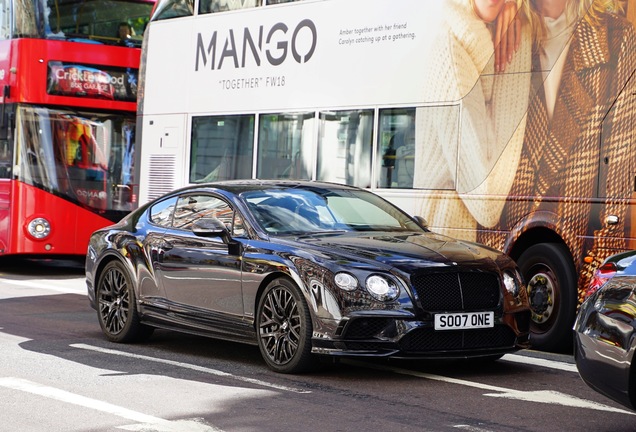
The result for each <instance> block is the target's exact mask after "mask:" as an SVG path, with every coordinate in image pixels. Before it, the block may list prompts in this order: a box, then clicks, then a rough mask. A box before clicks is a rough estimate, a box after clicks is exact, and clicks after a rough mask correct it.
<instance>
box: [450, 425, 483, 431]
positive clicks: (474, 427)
mask: <svg viewBox="0 0 636 432" xmlns="http://www.w3.org/2000/svg"><path fill="white" fill-rule="evenodd" d="M453 427H454V428H455V429H463V430H467V431H468V432H492V430H491V429H482V428H480V427H477V426H471V425H455V426H453Z"/></svg>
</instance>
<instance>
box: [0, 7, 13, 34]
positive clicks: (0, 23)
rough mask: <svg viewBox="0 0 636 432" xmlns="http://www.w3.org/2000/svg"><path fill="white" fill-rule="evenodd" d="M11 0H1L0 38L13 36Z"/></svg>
mask: <svg viewBox="0 0 636 432" xmlns="http://www.w3.org/2000/svg"><path fill="white" fill-rule="evenodd" d="M10 12H11V2H10V1H9V0H0V40H6V39H9V38H10V37H11V15H10Z"/></svg>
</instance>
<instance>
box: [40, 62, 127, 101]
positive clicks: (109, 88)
mask: <svg viewBox="0 0 636 432" xmlns="http://www.w3.org/2000/svg"><path fill="white" fill-rule="evenodd" d="M137 73H138V70H137V69H130V68H128V69H125V68H114V67H103V66H92V65H84V64H77V63H67V62H59V61H51V62H49V64H48V74H47V75H48V76H47V93H48V94H50V95H58V96H74V97H86V98H95V99H110V100H117V101H128V102H135V101H136V99H137Z"/></svg>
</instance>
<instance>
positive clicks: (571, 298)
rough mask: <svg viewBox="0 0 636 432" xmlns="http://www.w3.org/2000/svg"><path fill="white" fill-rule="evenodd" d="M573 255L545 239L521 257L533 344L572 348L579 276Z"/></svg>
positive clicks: (542, 348) (552, 349)
mask: <svg viewBox="0 0 636 432" xmlns="http://www.w3.org/2000/svg"><path fill="white" fill-rule="evenodd" d="M569 256H570V254H569V252H568V249H567V248H566V247H565V246H564V245H562V244H559V243H542V244H538V245H534V246H532V247H529V248H528V249H527V250H526V251H525V252H524V253H523V254H521V256H520V257H519V259H518V260H517V263H518V264H519V268H520V269H521V272H522V273H523V276H524V278H525V280H526V284H527V290H528V300H529V302H530V308H531V309H532V321H531V323H530V344H531V346H532V348H535V349H539V350H544V351H563V350H567V349H570V348H571V345H572V344H571V341H572V324H573V323H574V317H575V314H576V301H577V295H576V287H577V280H576V271H575V269H574V265H573V264H572V261H571V260H570V258H569Z"/></svg>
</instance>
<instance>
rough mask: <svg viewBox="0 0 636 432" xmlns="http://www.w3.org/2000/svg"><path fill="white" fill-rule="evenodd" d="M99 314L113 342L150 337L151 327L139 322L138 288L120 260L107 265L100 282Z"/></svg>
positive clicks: (98, 285) (98, 295) (98, 290)
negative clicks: (136, 305)
mask: <svg viewBox="0 0 636 432" xmlns="http://www.w3.org/2000/svg"><path fill="white" fill-rule="evenodd" d="M96 294H97V296H96V297H97V302H98V306H97V317H98V319H99V325H100V326H101V328H102V331H103V333H104V335H106V337H107V338H108V340H110V341H111V342H137V341H140V340H145V339H147V338H149V337H150V335H151V334H152V332H153V328H152V327H147V326H145V325H143V324H141V323H140V322H139V314H138V313H137V309H136V307H135V304H136V302H135V290H134V289H133V285H132V280H131V278H130V276H129V275H128V270H127V269H126V267H124V265H123V264H122V263H120V262H119V261H111V262H110V263H108V264H107V265H106V267H104V270H103V271H102V273H101V276H100V277H99V282H98V284H97V292H96Z"/></svg>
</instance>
